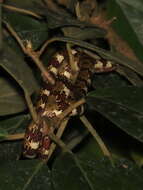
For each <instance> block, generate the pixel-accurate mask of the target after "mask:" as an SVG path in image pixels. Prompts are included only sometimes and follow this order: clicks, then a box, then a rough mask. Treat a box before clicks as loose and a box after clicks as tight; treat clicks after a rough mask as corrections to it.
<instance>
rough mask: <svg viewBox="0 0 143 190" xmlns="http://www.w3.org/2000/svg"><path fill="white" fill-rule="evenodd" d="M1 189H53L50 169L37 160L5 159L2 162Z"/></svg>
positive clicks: (0, 164)
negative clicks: (7, 160) (8, 160)
mask: <svg viewBox="0 0 143 190" xmlns="http://www.w3.org/2000/svg"><path fill="white" fill-rule="evenodd" d="M0 168H1V173H0V189H5V190H8V189H11V190H15V189H16V190H41V189H42V190H47V189H48V190H52V189H53V188H52V186H51V180H50V171H49V169H48V167H47V166H46V165H45V164H44V165H43V163H42V162H39V161H36V160H19V161H10V162H6V161H3V162H1V163H0Z"/></svg>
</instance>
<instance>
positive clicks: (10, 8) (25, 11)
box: [2, 4, 42, 19]
mask: <svg viewBox="0 0 143 190" xmlns="http://www.w3.org/2000/svg"><path fill="white" fill-rule="evenodd" d="M2 7H3V8H6V9H8V10H11V11H15V12H19V13H22V14H26V15H29V16H33V17H35V18H37V19H42V16H40V15H38V14H36V13H34V12H32V11H29V10H25V9H21V8H17V7H13V6H11V5H5V4H3V5H2Z"/></svg>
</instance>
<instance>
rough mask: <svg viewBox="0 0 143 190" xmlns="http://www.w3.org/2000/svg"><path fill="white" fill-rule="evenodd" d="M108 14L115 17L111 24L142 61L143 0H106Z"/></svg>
mask: <svg viewBox="0 0 143 190" xmlns="http://www.w3.org/2000/svg"><path fill="white" fill-rule="evenodd" d="M108 16H109V17H110V18H112V17H116V18H117V19H116V21H115V22H114V23H113V24H112V26H113V27H114V29H115V30H116V31H117V33H118V34H119V35H120V36H121V37H122V38H123V39H124V40H126V41H127V42H128V43H129V45H130V46H131V47H132V49H133V50H134V52H135V53H136V55H137V56H138V58H139V59H140V60H141V61H143V57H142V48H143V27H142V17H143V1H142V0H136V1H134V0H130V1H128V0H115V1H114V0H110V1H108Z"/></svg>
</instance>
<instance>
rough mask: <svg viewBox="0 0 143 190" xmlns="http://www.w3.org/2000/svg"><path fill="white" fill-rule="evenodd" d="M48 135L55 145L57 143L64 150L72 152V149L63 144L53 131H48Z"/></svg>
mask: <svg viewBox="0 0 143 190" xmlns="http://www.w3.org/2000/svg"><path fill="white" fill-rule="evenodd" d="M48 136H49V137H50V139H51V140H53V141H54V142H55V143H56V144H57V145H59V146H60V147H61V148H62V150H63V151H64V152H69V153H72V151H71V150H70V149H69V148H68V147H67V146H66V145H65V143H64V142H63V141H62V140H61V139H60V138H58V137H57V136H56V135H55V134H54V133H53V132H49V134H48Z"/></svg>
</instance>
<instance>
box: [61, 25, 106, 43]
mask: <svg viewBox="0 0 143 190" xmlns="http://www.w3.org/2000/svg"><path fill="white" fill-rule="evenodd" d="M64 30H65V31H66V35H65V36H67V37H72V38H75V39H78V40H91V39H95V38H102V37H104V36H105V35H106V31H104V30H103V31H102V30H97V29H96V28H93V27H88V28H82V29H81V28H77V27H66V28H64Z"/></svg>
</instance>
